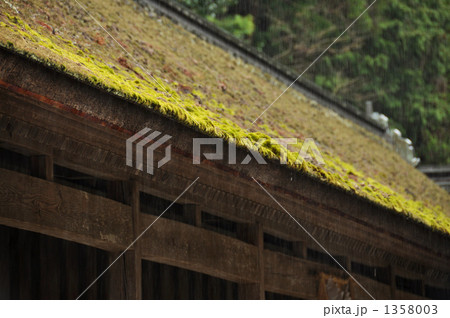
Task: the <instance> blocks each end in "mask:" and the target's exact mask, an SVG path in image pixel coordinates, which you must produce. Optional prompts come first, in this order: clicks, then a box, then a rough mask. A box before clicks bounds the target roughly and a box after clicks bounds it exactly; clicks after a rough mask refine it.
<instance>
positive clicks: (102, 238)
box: [0, 169, 132, 250]
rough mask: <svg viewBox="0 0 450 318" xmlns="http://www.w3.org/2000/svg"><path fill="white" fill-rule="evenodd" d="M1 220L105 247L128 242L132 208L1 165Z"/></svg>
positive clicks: (119, 246)
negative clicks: (2, 167)
mask: <svg viewBox="0 0 450 318" xmlns="http://www.w3.org/2000/svg"><path fill="white" fill-rule="evenodd" d="M0 223H1V224H4V225H8V226H12V227H17V228H21V229H24V230H29V231H33V232H39V233H43V234H47V235H51V236H55V237H58V238H62V239H66V240H70V241H74V242H78V243H82V244H86V245H89V246H94V247H99V248H104V249H107V250H120V249H124V248H125V247H126V246H127V244H129V243H130V242H131V238H132V235H131V233H132V230H131V224H132V222H131V209H130V207H129V206H126V205H123V204H120V203H118V202H115V201H112V200H109V199H106V198H103V197H100V196H96V195H92V194H89V193H86V192H84V191H80V190H76V189H73V188H70V187H66V186H62V185H59V184H56V183H53V182H49V181H46V180H42V179H39V178H34V177H31V176H27V175H23V174H20V173H17V172H12V171H9V170H5V169H0Z"/></svg>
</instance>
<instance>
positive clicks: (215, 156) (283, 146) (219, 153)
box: [192, 138, 325, 165]
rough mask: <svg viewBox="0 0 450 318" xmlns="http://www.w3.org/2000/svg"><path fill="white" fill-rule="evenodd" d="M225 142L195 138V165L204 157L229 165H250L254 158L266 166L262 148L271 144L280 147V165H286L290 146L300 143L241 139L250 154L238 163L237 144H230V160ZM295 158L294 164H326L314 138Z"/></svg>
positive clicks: (283, 139)
mask: <svg viewBox="0 0 450 318" xmlns="http://www.w3.org/2000/svg"><path fill="white" fill-rule="evenodd" d="M223 142H224V140H223V139H221V138H194V140H193V149H192V154H193V161H192V163H193V164H197V165H198V164H200V162H201V156H202V154H203V156H204V157H205V158H206V159H208V160H226V161H227V162H228V164H242V165H246V164H249V163H250V161H251V160H252V157H253V158H254V159H255V160H256V162H257V163H258V164H262V165H265V164H267V162H266V161H265V160H264V158H263V157H262V155H261V153H260V151H259V150H260V148H262V147H263V146H264V145H266V146H267V143H268V142H269V143H270V144H271V145H278V146H279V149H280V164H282V165H285V164H287V163H288V150H287V149H288V145H296V144H297V143H298V140H297V138H273V139H266V138H262V139H259V140H257V141H256V142H255V141H252V140H250V139H248V138H243V139H241V142H242V143H243V144H244V145H245V146H246V148H247V150H248V151H249V152H250V153H249V154H248V155H246V156H245V157H244V159H243V160H242V161H240V162H237V159H236V144H235V143H233V142H230V143H229V144H228V158H225V156H224V147H223ZM208 145H209V146H214V148H215V151H214V152H202V146H208ZM292 154H293V155H294V156H295V158H296V159H295V162H294V164H301V163H302V161H303V160H307V161H310V162H315V163H316V164H318V165H324V164H325V162H324V160H323V158H322V154H321V153H320V151H319V148H318V147H317V145H316V143H315V142H314V140H313V139H312V138H306V139H305V140H304V141H303V143H302V146H301V147H300V152H295V153H292Z"/></svg>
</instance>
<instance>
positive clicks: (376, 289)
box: [350, 274, 392, 300]
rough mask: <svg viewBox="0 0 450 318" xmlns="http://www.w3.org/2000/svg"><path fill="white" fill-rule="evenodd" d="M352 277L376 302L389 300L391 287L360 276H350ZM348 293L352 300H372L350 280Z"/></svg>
mask: <svg viewBox="0 0 450 318" xmlns="http://www.w3.org/2000/svg"><path fill="white" fill-rule="evenodd" d="M352 276H353V277H354V278H355V279H356V280H357V281H358V282H359V283H360V284H361V285H362V286H363V287H364V288H365V289H366V290H367V291H368V292H369V293H370V294H371V295H372V296H373V297H374V298H375V299H377V300H382V299H384V300H386V299H392V298H391V286H390V285H388V284H383V283H380V282H377V281H376V280H373V279H370V278H368V277H364V276H361V275H355V274H352ZM350 285H351V287H350V293H351V296H352V299H359V300H364V299H365V300H371V299H372V298H371V297H370V296H369V295H368V294H367V293H366V292H365V291H364V290H363V289H362V288H361V287H360V286H358V284H356V283H355V282H354V281H353V280H352V279H350Z"/></svg>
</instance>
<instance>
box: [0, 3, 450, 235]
mask: <svg viewBox="0 0 450 318" xmlns="http://www.w3.org/2000/svg"><path fill="white" fill-rule="evenodd" d="M0 5H1V6H2V14H1V15H0V21H1V22H0V45H2V46H4V47H7V48H8V49H11V50H14V51H16V52H18V53H20V54H23V55H26V56H27V57H29V58H32V59H35V60H37V61H40V62H41V63H44V64H46V65H49V66H51V67H53V68H56V69H58V70H60V71H63V72H65V73H67V74H69V75H71V76H73V77H76V78H78V79H80V80H83V81H85V82H88V83H89V84H91V85H93V86H96V87H99V88H102V89H105V90H107V91H109V92H111V93H113V94H116V95H119V96H121V97H124V98H126V99H128V100H130V101H134V102H137V103H139V104H141V105H144V106H145V107H149V108H151V109H154V110H156V111H158V112H160V113H162V114H164V115H165V116H168V117H171V118H173V119H176V120H178V121H180V122H182V123H183V124H185V125H189V126H191V127H195V128H196V129H199V130H201V131H203V132H204V133H207V134H208V135H211V136H217V137H221V138H224V139H226V140H228V141H234V142H236V143H237V144H238V145H240V146H242V147H248V146H249V145H247V144H246V141H245V140H246V139H245V138H249V139H251V140H258V139H260V138H267V139H268V141H267V142H265V143H264V145H263V147H261V148H260V149H259V151H260V152H261V153H262V154H263V155H264V156H265V157H266V158H269V159H277V158H279V153H280V148H279V146H276V145H273V144H272V143H271V142H270V140H271V139H270V138H271V137H272V138H278V137H297V138H299V139H304V138H306V137H310V138H314V140H315V141H316V142H318V143H319V147H320V150H321V153H322V155H323V157H324V160H325V165H324V166H319V165H315V164H314V163H311V162H308V161H302V162H300V163H298V162H297V163H296V155H295V153H294V152H295V151H298V150H299V149H300V147H301V144H298V145H296V146H293V147H292V148H291V149H290V151H289V152H288V163H289V166H290V167H291V168H292V169H296V170H298V171H302V172H303V173H306V174H308V175H310V176H312V177H313V178H316V179H319V180H321V181H323V182H326V183H328V184H331V185H334V186H336V187H338V188H341V189H344V190H346V191H348V192H351V193H354V194H356V195H358V196H361V197H364V198H367V199H369V200H371V201H373V202H374V203H376V204H378V205H381V206H383V207H386V208H389V209H393V210H395V211H397V212H398V213H401V214H404V215H406V216H407V217H409V218H412V219H414V220H416V221H418V222H421V223H423V224H426V225H427V226H429V227H431V228H433V229H436V230H439V231H442V232H445V233H447V234H450V218H449V217H448V214H449V207H450V199H449V195H448V194H447V193H446V192H445V191H444V190H442V189H440V188H439V187H438V186H437V185H435V184H434V183H433V182H431V181H430V180H428V178H426V177H425V176H424V175H423V174H421V173H420V172H418V171H416V170H415V169H413V168H412V167H411V166H409V165H408V164H407V163H406V162H404V161H403V160H402V159H401V158H400V157H399V156H398V155H397V154H396V153H395V152H393V151H392V150H391V149H390V147H389V145H387V144H386V143H385V142H384V141H383V140H382V139H380V138H378V137H377V136H374V135H372V134H370V133H368V132H367V131H365V130H364V129H362V128H360V127H358V126H356V125H354V124H353V123H351V122H349V121H347V120H345V119H343V118H341V117H339V116H338V115H336V113H334V112H332V111H331V110H329V109H326V108H324V107H322V106H320V105H317V103H315V102H313V101H311V100H309V99H307V98H306V97H305V96H303V95H302V94H300V93H298V92H296V91H294V90H290V91H288V92H287V93H286V94H285V95H284V96H283V97H282V98H281V99H280V100H279V101H278V102H277V103H276V104H274V105H273V107H272V108H271V109H270V111H269V112H267V113H266V114H265V115H264V116H263V118H262V120H261V122H260V123H259V124H258V125H256V126H252V125H251V121H252V120H253V119H254V118H256V116H258V115H259V113H260V112H261V111H262V110H263V109H264V108H265V107H267V105H268V104H270V103H271V102H272V101H273V100H274V99H275V98H276V97H277V96H278V95H279V94H280V93H281V92H282V91H283V90H284V86H283V84H282V83H280V82H278V81H277V80H275V79H274V78H272V77H271V76H269V75H267V74H265V73H263V72H262V71H261V70H259V69H257V68H255V67H253V66H251V65H248V64H246V63H244V62H242V60H240V59H238V58H234V57H233V56H231V55H230V54H229V53H227V52H224V51H223V50H221V49H219V48H217V47H215V46H213V45H211V44H209V43H207V42H205V41H203V40H201V39H199V38H198V37H196V36H195V35H193V34H191V33H189V32H187V31H186V30H184V29H183V28H182V27H180V26H178V25H175V24H174V23H173V22H171V21H169V20H168V19H165V18H163V17H158V16H156V15H154V14H152V13H151V12H150V13H149V12H145V10H142V8H137V7H134V6H132V5H124V4H123V2H122V1H113V0H107V1H100V0H93V1H91V2H90V3H89V7H88V9H89V11H90V12H91V14H93V15H94V16H95V17H96V18H97V19H98V20H99V21H101V22H102V23H103V24H104V25H105V27H106V28H107V30H108V32H110V33H111V34H113V36H114V37H115V38H116V39H117V40H118V41H119V42H120V43H121V45H123V46H124V47H125V48H126V49H127V50H128V51H129V52H131V53H132V54H133V56H134V57H135V58H136V59H137V61H138V63H139V64H140V65H143V66H144V67H145V68H146V69H147V70H149V71H150V72H151V74H150V75H149V74H146V72H144V71H143V70H141V69H140V68H139V67H137V65H136V63H134V62H133V60H132V59H130V58H129V57H128V56H126V55H125V54H124V52H123V51H122V50H121V48H120V47H119V46H118V45H117V44H116V43H115V42H114V41H112V40H111V39H110V38H107V37H106V36H107V35H106V34H105V33H104V31H103V30H102V29H101V28H100V27H99V26H98V25H96V24H95V22H94V21H93V20H92V19H91V18H89V17H88V16H87V15H86V14H85V13H84V11H82V10H81V8H79V7H78V6H76V3H74V2H73V3H72V2H70V1H69V2H66V1H62V2H59V1H43V0H34V1H27V2H26V3H18V4H15V5H16V6H17V7H18V9H19V12H20V16H19V15H18V14H17V13H16V12H14V10H13V9H11V8H10V7H9V6H7V5H6V4H5V3H3V2H0ZM269 136H270V137H269Z"/></svg>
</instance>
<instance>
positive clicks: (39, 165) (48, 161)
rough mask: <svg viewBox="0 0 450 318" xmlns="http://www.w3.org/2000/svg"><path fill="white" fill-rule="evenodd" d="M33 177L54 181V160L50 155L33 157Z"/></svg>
mask: <svg viewBox="0 0 450 318" xmlns="http://www.w3.org/2000/svg"><path fill="white" fill-rule="evenodd" d="M30 161H31V175H32V176H34V177H37V178H41V179H45V180H49V181H51V180H53V158H52V157H51V156H48V155H37V156H31V157H30Z"/></svg>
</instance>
